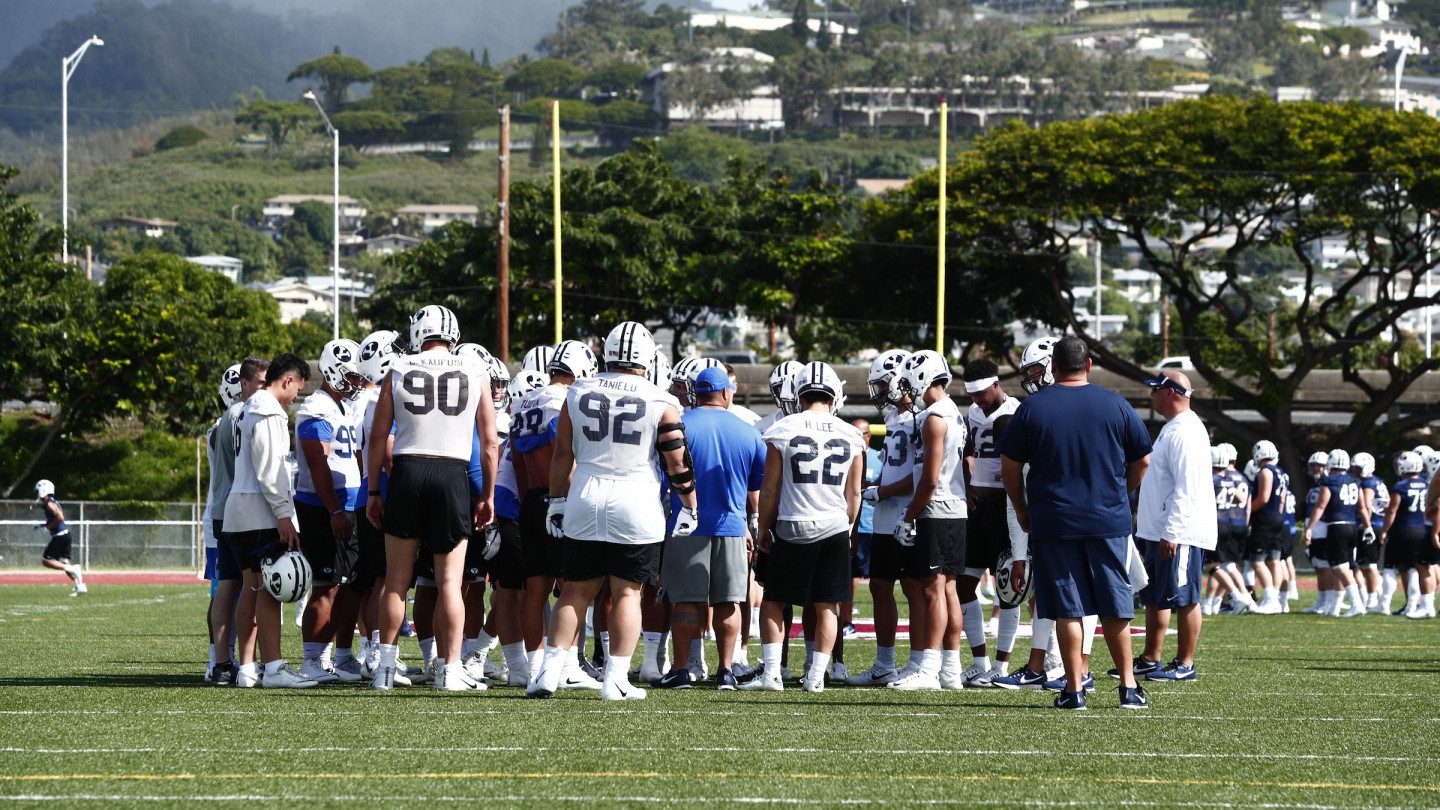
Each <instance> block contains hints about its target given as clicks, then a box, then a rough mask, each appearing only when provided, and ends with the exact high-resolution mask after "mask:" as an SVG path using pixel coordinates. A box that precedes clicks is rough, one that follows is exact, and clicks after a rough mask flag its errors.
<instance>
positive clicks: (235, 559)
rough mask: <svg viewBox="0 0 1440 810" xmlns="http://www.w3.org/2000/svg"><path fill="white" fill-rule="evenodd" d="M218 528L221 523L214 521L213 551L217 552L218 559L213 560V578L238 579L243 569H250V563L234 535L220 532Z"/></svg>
mask: <svg viewBox="0 0 1440 810" xmlns="http://www.w3.org/2000/svg"><path fill="white" fill-rule="evenodd" d="M220 526H221V521H218V520H217V521H215V550H216V551H217V552H219V559H217V560H215V576H216V577H219V578H220V579H240V578H241V576H242V573H243V572H244V571H245V569H247V568H249V567H250V561H249V559H248V558H246V557H245V555H244V553H243V552H242V551H241V549H240V544H239V543H238V542H237V541H236V540H235V535H233V534H231V533H230V532H224V531H221V530H220Z"/></svg>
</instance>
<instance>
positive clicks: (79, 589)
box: [70, 576, 90, 596]
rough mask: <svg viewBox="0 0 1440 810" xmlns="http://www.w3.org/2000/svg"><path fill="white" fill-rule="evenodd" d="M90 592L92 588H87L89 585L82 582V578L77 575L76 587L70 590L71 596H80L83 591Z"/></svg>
mask: <svg viewBox="0 0 1440 810" xmlns="http://www.w3.org/2000/svg"><path fill="white" fill-rule="evenodd" d="M89 592H90V589H89V588H87V587H85V583H84V582H81V581H80V578H79V577H78V576H77V577H76V578H75V587H74V588H72V589H71V590H70V595H71V596H79V595H80V594H82V593H89Z"/></svg>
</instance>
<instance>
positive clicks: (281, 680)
mask: <svg viewBox="0 0 1440 810" xmlns="http://www.w3.org/2000/svg"><path fill="white" fill-rule="evenodd" d="M260 685H261V686H262V687H264V688H265V689H309V688H310V687H312V686H319V685H320V684H319V683H318V682H316V681H315V680H314V679H313V678H310V677H307V676H305V675H302V674H301V673H299V672H296V671H295V669H294V667H291V666H290V665H289V664H285V665H283V666H281V667H280V669H278V670H276V671H275V672H274V673H273V674H267V675H266V676H265V677H264V678H262V679H261V681H260Z"/></svg>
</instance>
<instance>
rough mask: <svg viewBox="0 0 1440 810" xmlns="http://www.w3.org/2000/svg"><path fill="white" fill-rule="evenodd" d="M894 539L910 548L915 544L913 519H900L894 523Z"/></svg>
mask: <svg viewBox="0 0 1440 810" xmlns="http://www.w3.org/2000/svg"><path fill="white" fill-rule="evenodd" d="M895 539H896V540H898V541H900V545H902V546H904V547H906V548H910V547H911V546H913V545H915V521H913V520H902V521H900V522H899V523H896V524H895Z"/></svg>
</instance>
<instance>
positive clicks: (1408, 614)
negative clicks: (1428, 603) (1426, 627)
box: [1402, 606, 1435, 619]
mask: <svg viewBox="0 0 1440 810" xmlns="http://www.w3.org/2000/svg"><path fill="white" fill-rule="evenodd" d="M1402 615H1404V616H1405V618H1407V619H1433V618H1435V611H1434V610H1433V609H1428V608H1425V607H1423V606H1417V607H1416V608H1415V609H1414V610H1407V611H1405V613H1404V614H1402Z"/></svg>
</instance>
